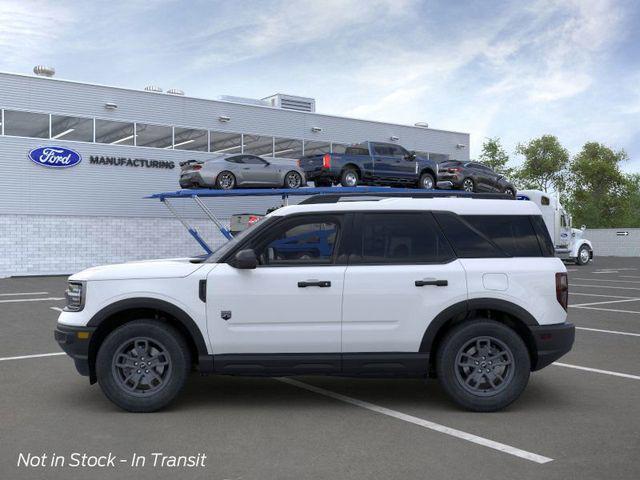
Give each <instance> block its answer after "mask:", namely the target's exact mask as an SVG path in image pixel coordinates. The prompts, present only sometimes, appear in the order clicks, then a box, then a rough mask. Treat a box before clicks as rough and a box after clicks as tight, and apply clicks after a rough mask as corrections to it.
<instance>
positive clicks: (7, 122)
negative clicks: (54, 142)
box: [4, 110, 49, 138]
mask: <svg viewBox="0 0 640 480" xmlns="http://www.w3.org/2000/svg"><path fill="white" fill-rule="evenodd" d="M4 134H5V135H12V136H16V137H33V138H49V115H47V114H44V113H33V112H20V111H16V110H5V111H4Z"/></svg>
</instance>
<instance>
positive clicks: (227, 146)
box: [209, 132, 242, 153]
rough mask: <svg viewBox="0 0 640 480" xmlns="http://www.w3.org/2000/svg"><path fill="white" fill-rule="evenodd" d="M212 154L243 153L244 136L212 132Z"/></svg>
mask: <svg viewBox="0 0 640 480" xmlns="http://www.w3.org/2000/svg"><path fill="white" fill-rule="evenodd" d="M210 133H211V134H210V137H211V148H210V150H209V151H210V152H212V153H242V135H240V134H239V133H224V132H210Z"/></svg>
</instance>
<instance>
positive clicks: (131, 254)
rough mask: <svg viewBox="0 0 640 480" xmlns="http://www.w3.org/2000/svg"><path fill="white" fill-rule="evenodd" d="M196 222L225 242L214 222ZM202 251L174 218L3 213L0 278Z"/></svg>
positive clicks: (211, 239)
mask: <svg viewBox="0 0 640 480" xmlns="http://www.w3.org/2000/svg"><path fill="white" fill-rule="evenodd" d="M221 220H224V219H221ZM225 221H226V222H228V220H225ZM190 223H191V224H192V226H194V227H195V228H196V229H197V230H198V232H200V234H201V235H202V236H203V237H204V238H205V240H206V241H207V242H208V243H209V245H212V246H217V245H220V244H221V243H223V242H224V238H223V237H222V235H221V234H220V233H219V232H218V231H217V229H216V228H215V226H214V225H213V224H212V223H211V222H208V221H199V220H191V221H190ZM201 253H203V251H202V249H201V248H200V246H199V245H198V244H197V243H196V241H195V240H194V239H193V238H192V237H191V235H189V233H188V232H187V231H186V229H185V228H184V227H183V226H182V224H181V223H180V222H179V221H177V220H175V219H172V218H148V217H84V216H53V215H0V277H7V276H13V275H57V274H70V273H74V272H77V271H79V270H82V269H84V268H87V267H91V266H95V265H104V264H107V263H120V262H126V261H131V260H144V259H152V258H163V257H164V258H166V257H184V256H190V255H199V254H201Z"/></svg>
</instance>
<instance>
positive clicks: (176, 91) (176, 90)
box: [167, 88, 184, 95]
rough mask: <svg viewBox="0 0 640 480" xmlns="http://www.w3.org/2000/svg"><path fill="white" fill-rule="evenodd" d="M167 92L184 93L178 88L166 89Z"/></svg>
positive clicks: (172, 93) (171, 93) (170, 93)
mask: <svg viewBox="0 0 640 480" xmlns="http://www.w3.org/2000/svg"><path fill="white" fill-rule="evenodd" d="M167 93H168V94H169V95H184V92H183V91H182V90H180V89H179V88H170V89H169V90H167Z"/></svg>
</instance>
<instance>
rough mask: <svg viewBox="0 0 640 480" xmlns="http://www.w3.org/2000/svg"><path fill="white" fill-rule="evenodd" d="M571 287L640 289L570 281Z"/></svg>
mask: <svg viewBox="0 0 640 480" xmlns="http://www.w3.org/2000/svg"><path fill="white" fill-rule="evenodd" d="M569 286H570V287H591V288H615V289H616V290H640V288H638V287H620V286H618V285H579V284H577V283H570V284H569Z"/></svg>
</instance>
